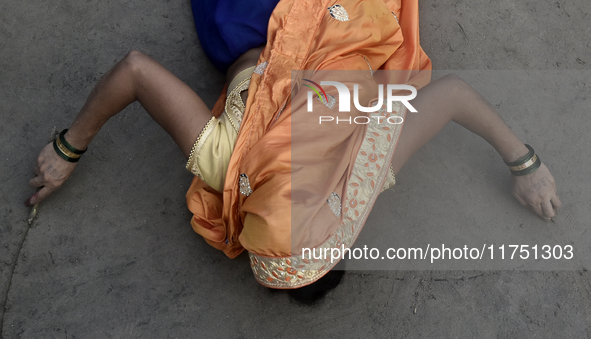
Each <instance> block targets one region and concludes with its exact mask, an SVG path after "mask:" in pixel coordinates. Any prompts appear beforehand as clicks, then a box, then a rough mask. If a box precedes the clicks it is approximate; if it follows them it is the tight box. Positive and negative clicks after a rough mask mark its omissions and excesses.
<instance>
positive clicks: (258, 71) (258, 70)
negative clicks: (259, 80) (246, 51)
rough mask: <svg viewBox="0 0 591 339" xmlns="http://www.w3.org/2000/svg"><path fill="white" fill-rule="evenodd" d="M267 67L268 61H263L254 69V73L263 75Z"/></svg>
mask: <svg viewBox="0 0 591 339" xmlns="http://www.w3.org/2000/svg"><path fill="white" fill-rule="evenodd" d="M265 68H267V62H266V61H265V62H263V63H262V64H259V65H258V66H257V67H256V68H255V69H254V73H256V74H258V75H263V72H264V71H265Z"/></svg>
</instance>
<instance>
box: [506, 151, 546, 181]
mask: <svg viewBox="0 0 591 339" xmlns="http://www.w3.org/2000/svg"><path fill="white" fill-rule="evenodd" d="M525 147H527V149H528V150H529V152H527V154H526V155H525V156H523V157H522V158H521V159H519V160H516V161H512V162H506V161H505V164H506V165H507V166H509V170H510V171H511V174H513V175H526V174H530V173H533V172H535V171H536V170H537V169H538V168H539V167H540V165H541V164H542V161H541V160H540V157H538V155H537V154H536V153H535V152H534V149H533V148H532V147H531V146H530V145H527V144H526V145H525Z"/></svg>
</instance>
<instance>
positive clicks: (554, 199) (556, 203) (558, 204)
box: [550, 195, 562, 213]
mask: <svg viewBox="0 0 591 339" xmlns="http://www.w3.org/2000/svg"><path fill="white" fill-rule="evenodd" d="M550 202H551V203H552V206H554V211H555V212H556V213H558V211H560V207H562V202H561V201H560V198H558V195H554V196H553V197H552V198H550Z"/></svg>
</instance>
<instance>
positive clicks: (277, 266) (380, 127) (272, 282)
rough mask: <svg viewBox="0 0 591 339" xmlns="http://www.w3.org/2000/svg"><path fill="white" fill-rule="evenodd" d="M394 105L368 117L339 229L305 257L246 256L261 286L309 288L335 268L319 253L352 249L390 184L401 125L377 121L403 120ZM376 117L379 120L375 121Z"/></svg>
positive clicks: (401, 109)
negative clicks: (376, 201) (373, 207)
mask: <svg viewBox="0 0 591 339" xmlns="http://www.w3.org/2000/svg"><path fill="white" fill-rule="evenodd" d="M395 105H397V106H394V107H393V109H394V111H393V112H392V113H388V112H387V111H386V110H385V108H382V109H380V110H379V111H377V112H374V113H370V118H373V117H376V119H370V121H371V122H370V123H369V124H368V125H367V131H366V133H365V137H364V139H363V142H362V144H361V148H360V150H359V152H358V153H357V157H356V158H355V164H354V167H353V172H352V173H351V177H350V179H349V181H348V183H347V193H346V198H345V200H344V203H343V204H342V206H341V208H342V210H341V214H342V222H341V225H340V226H339V228H338V229H337V230H336V231H335V233H333V235H332V236H330V237H329V238H328V239H327V240H326V241H325V242H324V243H322V244H320V245H319V246H317V247H315V248H313V249H310V250H311V251H312V250H313V251H314V252H311V253H308V252H307V253H306V254H305V255H303V254H300V255H293V256H291V257H281V258H270V257H263V256H259V255H256V254H253V253H249V256H250V266H251V268H252V271H253V273H254V276H255V278H256V279H257V280H258V281H259V282H260V283H261V284H263V285H265V286H268V287H273V288H298V287H301V286H305V285H307V284H310V283H312V282H314V281H316V280H318V279H320V278H321V277H322V276H323V275H324V274H326V273H327V272H328V271H329V270H330V269H331V268H332V267H334V266H335V265H336V264H337V263H336V262H333V263H331V260H330V259H331V258H330V256H329V257H328V258H325V257H324V255H323V254H322V253H324V251H325V250H326V251H327V252H328V253H330V249H332V248H339V249H340V248H341V246H344V247H345V248H350V247H351V246H352V245H353V243H354V242H355V239H357V236H358V235H359V232H360V231H361V228H362V226H363V224H364V223H365V220H366V219H367V216H368V215H369V212H370V211H371V206H372V205H373V203H374V202H375V199H376V198H377V196H378V194H379V192H380V189H381V188H382V185H384V183H386V184H388V183H392V181H393V179H394V178H393V177H392V176H391V175H392V172H391V170H390V164H389V162H390V161H391V160H392V155H393V154H394V145H395V144H396V141H397V140H398V137H399V136H400V131H401V130H402V128H401V127H402V124H383V123H382V124H380V123H377V121H382V122H383V121H386V120H388V118H391V117H392V118H394V117H398V118H400V119H403V117H404V114H402V113H401V114H399V113H397V112H404V106H403V105H402V104H400V103H397V104H395ZM380 116H381V117H383V118H382V119H379V118H378V117H380ZM396 120H397V119H391V121H396ZM388 177H390V179H388ZM333 194H335V195H336V193H333ZM337 196H338V195H337ZM331 197H332V194H331ZM330 199H331V198H329V200H330ZM339 200H340V199H339ZM327 202H328V201H327ZM341 203H342V202H341ZM329 205H330V203H329ZM331 210H332V208H331ZM333 212H334V210H333ZM335 214H336V213H335Z"/></svg>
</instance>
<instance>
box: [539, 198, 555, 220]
mask: <svg viewBox="0 0 591 339" xmlns="http://www.w3.org/2000/svg"><path fill="white" fill-rule="evenodd" d="M542 211H543V213H544V214H543V217H544V218H545V219H550V218H554V217H555V216H556V211H555V210H554V207H553V206H552V203H551V202H550V200H549V199H548V200H546V201H544V202H543V203H542Z"/></svg>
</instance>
